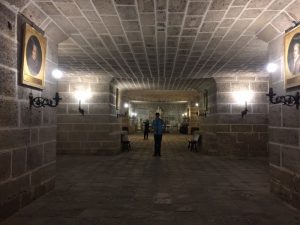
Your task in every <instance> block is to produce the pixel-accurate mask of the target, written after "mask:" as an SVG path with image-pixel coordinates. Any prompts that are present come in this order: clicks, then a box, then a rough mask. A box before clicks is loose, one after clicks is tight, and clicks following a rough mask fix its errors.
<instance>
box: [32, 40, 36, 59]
mask: <svg viewBox="0 0 300 225" xmlns="http://www.w3.org/2000/svg"><path fill="white" fill-rule="evenodd" d="M31 57H32V59H33V60H36V59H37V47H36V45H35V44H33V45H32V52H31Z"/></svg>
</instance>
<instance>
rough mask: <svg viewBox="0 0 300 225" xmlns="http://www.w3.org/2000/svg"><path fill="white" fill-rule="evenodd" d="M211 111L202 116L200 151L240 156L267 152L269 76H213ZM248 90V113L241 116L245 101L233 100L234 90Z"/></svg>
mask: <svg viewBox="0 0 300 225" xmlns="http://www.w3.org/2000/svg"><path fill="white" fill-rule="evenodd" d="M215 81H216V88H217V91H216V93H217V94H216V105H215V109H216V111H215V113H212V115H210V117H208V118H206V119H204V121H203V125H202V126H201V129H202V130H204V131H205V137H204V138H203V139H204V143H203V145H204V151H206V152H208V153H215V154H221V155H235V156H240V157H248V156H267V154H268V147H267V146H268V145H267V142H268V135H267V132H268V129H267V127H268V124H267V114H268V101H267V97H266V93H267V92H268V88H269V84H268V81H269V78H268V77H266V76H265V77H263V76H261V75H260V74H257V75H255V74H251V75H247V76H245V75H243V76H239V75H236V76H228V77H225V76H223V77H218V78H215ZM240 90H252V91H253V93H254V97H253V99H252V101H250V102H248V113H247V115H246V116H245V117H244V118H242V117H241V111H243V110H244V108H245V105H244V104H242V105H240V104H238V103H236V100H235V99H234V97H233V93H234V92H235V91H240Z"/></svg>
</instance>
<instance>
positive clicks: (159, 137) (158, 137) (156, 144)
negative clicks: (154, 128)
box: [154, 134, 162, 155]
mask: <svg viewBox="0 0 300 225" xmlns="http://www.w3.org/2000/svg"><path fill="white" fill-rule="evenodd" d="M161 140H162V134H154V155H160V147H161Z"/></svg>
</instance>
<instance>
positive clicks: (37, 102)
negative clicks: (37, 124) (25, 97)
mask: <svg viewBox="0 0 300 225" xmlns="http://www.w3.org/2000/svg"><path fill="white" fill-rule="evenodd" d="M60 100H62V98H60V97H59V94H58V92H56V93H55V97H54V98H52V99H48V98H43V97H35V98H34V97H33V95H32V93H30V94H29V108H30V109H31V107H32V106H33V107H35V108H41V107H45V106H50V107H56V106H58V103H59V101H60Z"/></svg>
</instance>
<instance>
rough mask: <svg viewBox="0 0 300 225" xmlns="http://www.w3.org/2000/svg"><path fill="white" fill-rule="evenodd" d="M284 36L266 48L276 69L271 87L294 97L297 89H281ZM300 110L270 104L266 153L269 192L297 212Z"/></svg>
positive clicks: (299, 169) (299, 179) (281, 93)
mask: <svg viewBox="0 0 300 225" xmlns="http://www.w3.org/2000/svg"><path fill="white" fill-rule="evenodd" d="M283 43H284V41H283V36H281V37H279V38H277V39H276V40H274V41H272V42H271V43H270V45H269V57H270V61H272V62H275V63H276V64H277V65H279V69H278V70H277V71H276V72H275V73H273V74H272V76H271V82H270V87H272V88H273V89H274V92H275V93H276V94H277V96H278V95H294V94H295V92H296V91H299V87H297V88H293V89H292V90H286V89H285V87H284V64H283V62H284V60H283V57H284V55H283V53H284V49H283ZM299 118H300V110H297V109H296V106H293V107H288V106H285V105H282V104H277V105H272V104H270V114H269V134H270V135H269V149H270V174H271V191H272V192H273V193H275V194H276V195H278V196H279V197H280V198H281V199H283V200H285V201H287V202H288V203H290V204H292V205H293V206H294V207H297V208H298V209H300V163H299V162H300V147H299V146H300V145H299V143H300V140H299V132H300V119H299Z"/></svg>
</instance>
